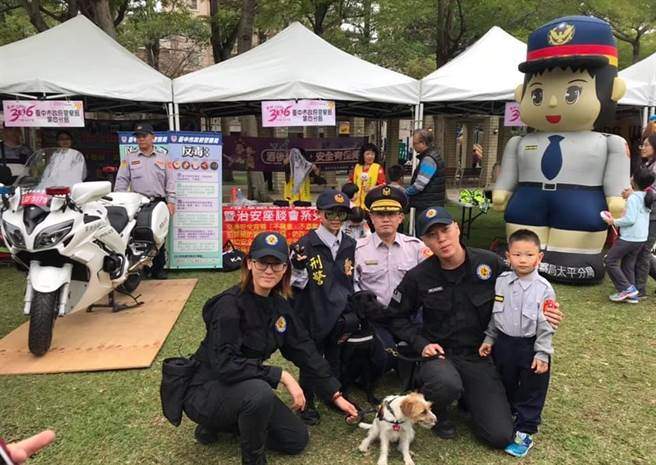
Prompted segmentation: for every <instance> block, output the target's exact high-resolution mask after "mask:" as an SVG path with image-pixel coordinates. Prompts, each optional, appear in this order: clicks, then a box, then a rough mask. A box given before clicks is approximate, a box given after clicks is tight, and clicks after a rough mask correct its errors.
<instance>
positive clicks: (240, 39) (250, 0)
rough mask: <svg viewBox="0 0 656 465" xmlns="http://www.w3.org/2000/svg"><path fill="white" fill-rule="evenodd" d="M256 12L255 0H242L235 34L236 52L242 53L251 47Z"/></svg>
mask: <svg viewBox="0 0 656 465" xmlns="http://www.w3.org/2000/svg"><path fill="white" fill-rule="evenodd" d="M256 14H257V0H243V3H242V5H241V18H239V33H238V34H237V53H239V54H240V53H244V52H246V51H248V50H250V49H251V48H253V25H254V23H255V15H256Z"/></svg>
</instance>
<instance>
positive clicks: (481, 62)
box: [421, 26, 526, 104]
mask: <svg viewBox="0 0 656 465" xmlns="http://www.w3.org/2000/svg"><path fill="white" fill-rule="evenodd" d="M525 58H526V44H525V43H523V42H522V41H520V40H518V39H516V38H515V37H513V36H512V35H510V34H508V33H507V32H506V31H504V30H503V29H501V28H500V27H497V26H493V27H492V28H491V29H490V30H489V31H487V32H486V33H485V35H483V37H481V38H480V39H478V40H477V41H476V42H475V43H474V44H472V45H470V46H469V47H468V48H467V49H466V50H465V51H464V52H462V53H461V54H460V55H458V56H457V57H455V58H454V59H453V60H451V61H449V62H448V63H447V64H445V65H444V66H442V67H441V68H439V69H437V70H436V71H434V72H433V73H431V74H429V75H428V76H426V77H425V78H423V79H422V80H421V101H422V102H423V103H424V104H426V103H430V102H488V101H507V100H513V99H514V92H515V87H517V85H518V84H521V83H522V82H523V81H524V74H522V73H521V72H520V71H519V70H518V69H517V66H518V65H519V64H520V63H521V62H522V61H524V60H525Z"/></svg>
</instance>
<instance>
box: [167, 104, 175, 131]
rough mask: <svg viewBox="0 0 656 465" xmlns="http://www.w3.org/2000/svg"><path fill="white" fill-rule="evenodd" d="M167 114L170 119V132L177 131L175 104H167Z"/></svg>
mask: <svg viewBox="0 0 656 465" xmlns="http://www.w3.org/2000/svg"><path fill="white" fill-rule="evenodd" d="M166 114H167V116H168V117H169V131H175V127H174V122H173V104H172V103H167V104H166Z"/></svg>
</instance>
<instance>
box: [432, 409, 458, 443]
mask: <svg viewBox="0 0 656 465" xmlns="http://www.w3.org/2000/svg"><path fill="white" fill-rule="evenodd" d="M435 416H436V417H437V423H436V424H435V426H433V434H434V435H435V436H437V437H438V438H441V439H454V438H455V437H456V425H454V424H453V423H452V422H451V420H449V411H448V410H447V409H440V410H439V411H438V412H436V413H435Z"/></svg>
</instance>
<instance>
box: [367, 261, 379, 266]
mask: <svg viewBox="0 0 656 465" xmlns="http://www.w3.org/2000/svg"><path fill="white" fill-rule="evenodd" d="M364 264H365V265H378V260H365V261H364Z"/></svg>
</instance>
